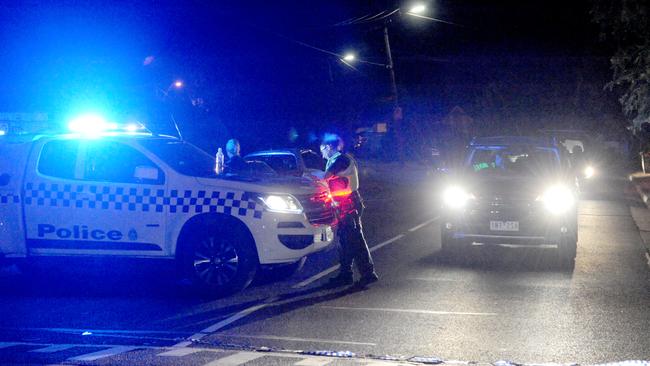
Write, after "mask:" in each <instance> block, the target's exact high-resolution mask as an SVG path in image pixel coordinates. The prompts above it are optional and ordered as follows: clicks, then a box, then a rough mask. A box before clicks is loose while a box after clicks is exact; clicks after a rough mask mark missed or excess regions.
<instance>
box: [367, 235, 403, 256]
mask: <svg viewBox="0 0 650 366" xmlns="http://www.w3.org/2000/svg"><path fill="white" fill-rule="evenodd" d="M405 236H406V235H405V234H399V235H397V236H396V237H393V238H390V239H388V240H386V241H385V242H383V243H379V244H377V245H375V246H373V247H372V248H370V252H371V253H372V252H374V251H375V250H377V249H381V248H383V247H385V246H386V245H388V244H391V243H394V242H396V241H398V240H400V239H402V238H403V237H405Z"/></svg>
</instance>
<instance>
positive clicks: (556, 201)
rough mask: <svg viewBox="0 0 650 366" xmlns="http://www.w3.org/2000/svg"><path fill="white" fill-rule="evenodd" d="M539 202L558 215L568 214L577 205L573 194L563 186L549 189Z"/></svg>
mask: <svg viewBox="0 0 650 366" xmlns="http://www.w3.org/2000/svg"><path fill="white" fill-rule="evenodd" d="M537 200H538V201H542V202H544V207H546V209H547V210H548V211H550V212H551V213H553V214H557V215H559V214H562V213H565V212H567V211H568V210H569V209H571V208H572V207H573V206H574V205H575V196H574V195H573V192H572V191H571V190H570V189H569V188H567V187H565V186H563V185H555V186H551V187H549V188H548V189H547V190H546V191H544V194H542V195H541V196H539V197H538V198H537Z"/></svg>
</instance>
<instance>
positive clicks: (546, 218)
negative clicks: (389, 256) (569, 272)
mask: <svg viewBox="0 0 650 366" xmlns="http://www.w3.org/2000/svg"><path fill="white" fill-rule="evenodd" d="M491 221H497V222H499V221H500V222H506V221H508V222H517V225H518V228H517V230H513V231H500V230H493V229H491V225H490V222H491ZM441 231H442V234H443V235H444V236H446V237H447V238H451V239H457V240H463V241H467V242H476V243H481V244H517V245H530V246H539V245H549V244H550V245H557V244H560V243H561V242H562V241H563V240H564V239H565V238H575V236H576V233H577V215H576V213H575V211H574V212H571V213H567V214H564V215H559V216H551V215H550V214H548V213H546V212H541V211H540V212H530V211H528V212H508V213H504V212H495V211H486V212H476V211H474V212H462V213H459V214H448V215H445V217H443V221H442V227H441Z"/></svg>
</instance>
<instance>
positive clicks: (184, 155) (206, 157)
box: [140, 139, 216, 178]
mask: <svg viewBox="0 0 650 366" xmlns="http://www.w3.org/2000/svg"><path fill="white" fill-rule="evenodd" d="M140 143H141V144H142V145H143V146H144V147H145V148H147V149H148V150H150V151H151V152H153V153H154V154H156V155H157V156H158V157H159V158H160V159H162V160H163V161H164V162H165V164H167V165H169V166H170V167H171V168H172V169H174V170H175V171H177V172H179V173H180V174H183V175H188V176H192V177H203V178H208V177H215V176H216V174H215V171H214V157H212V156H210V154H208V153H206V152H205V151H203V150H201V149H199V148H198V147H196V146H194V145H192V144H189V143H186V142H183V141H176V140H166V139H151V140H143V141H141V142H140Z"/></svg>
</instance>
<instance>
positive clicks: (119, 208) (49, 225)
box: [31, 139, 167, 257]
mask: <svg viewBox="0 0 650 366" xmlns="http://www.w3.org/2000/svg"><path fill="white" fill-rule="evenodd" d="M45 152H46V151H45V149H44V153H45ZM77 156H78V159H77V160H76V162H75V164H74V177H73V179H72V182H71V181H69V180H68V181H65V182H58V183H54V182H51V183H50V184H48V183H47V182H45V184H42V183H43V182H41V183H39V185H38V186H37V187H34V186H32V187H31V188H32V189H34V188H35V189H36V190H37V191H40V190H41V189H44V190H45V192H46V193H44V194H43V195H44V199H45V201H46V202H47V200H48V196H49V197H50V198H49V200H50V202H51V203H54V204H55V205H56V206H55V207H57V208H59V207H62V208H63V209H64V210H65V209H66V208H67V209H68V211H69V212H65V213H66V214H68V213H69V217H70V219H68V220H63V222H61V220H58V219H54V218H53V217H51V216H48V217H45V218H43V219H42V221H43V223H40V222H39V223H37V224H36V232H32V233H31V235H34V234H35V235H36V236H37V237H38V239H39V243H40V245H41V249H40V252H41V253H43V251H45V253H47V254H61V255H108V256H111V255H118V256H137V257H156V256H164V255H166V254H167V253H166V250H165V249H164V248H165V246H164V238H165V235H164V231H165V221H164V219H165V209H164V207H163V205H162V199H163V196H164V190H165V187H164V184H165V176H164V174H163V172H162V170H161V169H159V168H158V167H157V166H156V164H154V163H153V162H152V161H151V160H150V159H148V158H147V157H146V156H145V155H144V154H142V152H140V151H138V150H137V149H135V148H134V147H131V146H129V145H128V144H125V143H123V142H120V141H111V140H107V139H87V140H81V141H80V142H79V145H78V154H77ZM47 192H49V194H48V193H47ZM47 211H48V210H44V212H47ZM50 211H51V213H52V214H54V211H53V209H50ZM58 212H62V211H61V210H58ZM36 216H42V215H34V217H36ZM52 216H53V215H52ZM32 248H33V246H32Z"/></svg>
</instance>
